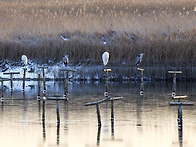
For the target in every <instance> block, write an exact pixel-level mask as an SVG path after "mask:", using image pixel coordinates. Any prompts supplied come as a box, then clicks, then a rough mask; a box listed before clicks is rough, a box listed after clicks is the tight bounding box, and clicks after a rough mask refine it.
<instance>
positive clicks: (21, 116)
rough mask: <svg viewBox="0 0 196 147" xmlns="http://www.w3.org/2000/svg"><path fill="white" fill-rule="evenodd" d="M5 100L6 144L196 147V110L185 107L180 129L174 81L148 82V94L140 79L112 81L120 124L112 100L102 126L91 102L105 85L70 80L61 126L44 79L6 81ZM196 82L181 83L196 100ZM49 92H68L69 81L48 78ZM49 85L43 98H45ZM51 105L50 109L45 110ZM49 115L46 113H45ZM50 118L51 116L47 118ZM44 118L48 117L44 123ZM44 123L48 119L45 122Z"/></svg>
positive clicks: (2, 127) (180, 90)
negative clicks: (39, 93)
mask: <svg viewBox="0 0 196 147" xmlns="http://www.w3.org/2000/svg"><path fill="white" fill-rule="evenodd" d="M5 85H6V87H5V97H6V99H5V101H4V103H2V104H1V110H0V132H1V133H0V141H1V143H0V144H1V146H4V147H10V146H14V147H26V146H28V147H42V146H44V147H52V146H63V147H79V146H80V147H94V146H100V147H102V146H103V147H110V146H112V147H138V146H139V147H143V146H145V147H147V146H149V147H166V146H167V147H182V146H184V147H194V146H195V138H196V127H195V125H196V109H195V105H193V106H183V107H182V119H183V127H182V131H181V130H179V129H178V122H177V117H178V107H177V106H170V105H169V102H170V101H172V100H171V95H170V94H171V92H172V84H171V83H161V82H157V83H145V84H144V95H143V97H142V96H140V95H139V93H140V83H138V82H136V83H110V84H109V92H110V95H111V96H112V97H116V96H123V99H121V100H116V101H114V123H112V122H111V102H110V101H108V102H105V103H102V104H100V107H99V108H100V115H101V123H102V127H101V128H99V127H98V122H97V113H96V106H95V105H94V106H84V104H85V103H88V102H93V101H97V100H100V99H103V98H104V96H103V93H104V91H105V85H104V84H99V83H88V82H87V83H85V82H83V83H81V82H74V83H69V101H59V102H58V104H59V118H60V125H58V124H57V119H58V118H57V112H58V111H57V109H56V104H57V103H56V101H55V100H46V101H45V106H44V107H43V101H42V100H41V101H38V100H37V94H38V82H36V81H34V82H32V81H31V82H30V81H26V87H25V95H23V92H22V82H21V81H14V82H13V89H14V90H13V93H12V94H11V92H10V87H9V85H10V82H9V81H8V82H5ZM195 87H196V84H195V83H185V82H182V83H177V94H178V95H188V96H189V97H188V99H187V100H186V101H193V102H194V103H196V99H195V96H196V92H195V90H194V89H195ZM46 89H47V93H48V94H57V93H58V94H62V95H63V94H64V91H65V90H64V83H63V82H53V81H48V82H47V83H46ZM42 91H43V85H42V86H41V97H43V93H42ZM44 109H45V111H43V110H44ZM43 114H44V115H43ZM42 118H45V119H42ZM42 120H44V121H42ZM43 122H44V123H43Z"/></svg>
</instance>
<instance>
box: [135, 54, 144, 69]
mask: <svg viewBox="0 0 196 147" xmlns="http://www.w3.org/2000/svg"><path fill="white" fill-rule="evenodd" d="M143 55H144V54H143V53H140V54H139V55H137V57H136V62H135V64H136V65H137V66H139V64H140V63H141V62H142V58H143Z"/></svg>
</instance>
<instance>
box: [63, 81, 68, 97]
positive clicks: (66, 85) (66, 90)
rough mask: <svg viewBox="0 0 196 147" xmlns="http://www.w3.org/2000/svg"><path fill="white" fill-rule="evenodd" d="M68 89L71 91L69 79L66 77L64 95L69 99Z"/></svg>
mask: <svg viewBox="0 0 196 147" xmlns="http://www.w3.org/2000/svg"><path fill="white" fill-rule="evenodd" d="M68 91H69V82H68V79H65V92H64V97H65V98H67V100H69V96H68Z"/></svg>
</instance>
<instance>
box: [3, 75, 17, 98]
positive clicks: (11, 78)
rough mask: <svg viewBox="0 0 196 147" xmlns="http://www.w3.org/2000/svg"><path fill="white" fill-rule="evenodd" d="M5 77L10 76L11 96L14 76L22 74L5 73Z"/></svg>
mask: <svg viewBox="0 0 196 147" xmlns="http://www.w3.org/2000/svg"><path fill="white" fill-rule="evenodd" d="M3 74H4V75H10V85H11V95H12V93H13V75H15V74H20V72H5V73H3Z"/></svg>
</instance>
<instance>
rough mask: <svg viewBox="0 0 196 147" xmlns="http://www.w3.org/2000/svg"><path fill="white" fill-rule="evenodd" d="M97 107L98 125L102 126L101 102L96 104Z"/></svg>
mask: <svg viewBox="0 0 196 147" xmlns="http://www.w3.org/2000/svg"><path fill="white" fill-rule="evenodd" d="M96 109H97V119H98V127H100V126H101V116H100V111H99V104H96Z"/></svg>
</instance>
